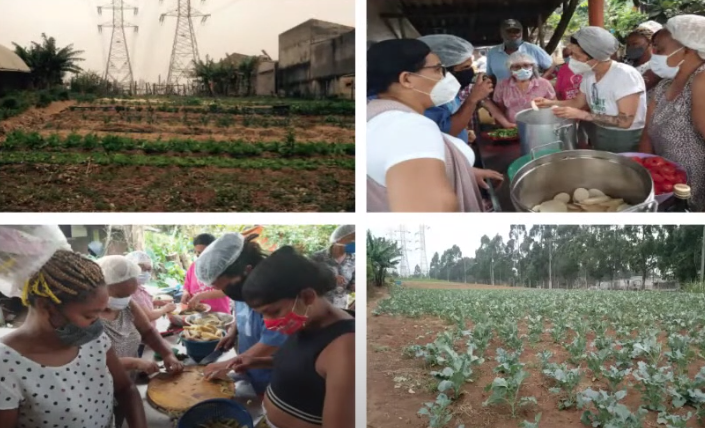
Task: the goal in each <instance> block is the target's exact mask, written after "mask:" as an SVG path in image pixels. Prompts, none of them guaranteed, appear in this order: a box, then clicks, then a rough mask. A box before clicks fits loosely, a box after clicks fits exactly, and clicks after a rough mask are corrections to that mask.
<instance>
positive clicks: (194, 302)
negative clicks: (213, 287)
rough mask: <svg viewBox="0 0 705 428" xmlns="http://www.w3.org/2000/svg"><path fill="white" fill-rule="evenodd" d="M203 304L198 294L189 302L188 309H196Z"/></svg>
mask: <svg viewBox="0 0 705 428" xmlns="http://www.w3.org/2000/svg"><path fill="white" fill-rule="evenodd" d="M199 303H201V297H200V296H199V295H198V294H195V295H193V296H191V299H189V301H188V307H189V309H196V306H197V305H198V304H199Z"/></svg>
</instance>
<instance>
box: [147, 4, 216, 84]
mask: <svg viewBox="0 0 705 428" xmlns="http://www.w3.org/2000/svg"><path fill="white" fill-rule="evenodd" d="M161 1H162V2H163V0H161ZM176 1H177V2H178V6H177V8H176V9H174V10H172V11H171V12H167V13H163V14H162V15H161V16H160V17H159V22H161V23H163V22H164V19H165V18H166V17H175V18H176V32H175V34H174V45H173V47H172V48H171V61H169V74H168V75H167V78H166V84H167V87H171V86H172V85H175V84H177V83H179V82H180V81H182V80H189V78H190V77H191V76H190V72H191V71H192V70H193V68H194V65H193V62H194V61H196V60H198V59H200V56H199V55H198V42H197V41H196V31H195V30H194V27H193V18H201V23H202V24H205V22H206V21H207V20H208V18H209V17H210V16H211V15H210V14H204V13H201V12H199V11H198V10H196V9H194V8H193V7H191V0H176ZM201 3H205V0H201Z"/></svg>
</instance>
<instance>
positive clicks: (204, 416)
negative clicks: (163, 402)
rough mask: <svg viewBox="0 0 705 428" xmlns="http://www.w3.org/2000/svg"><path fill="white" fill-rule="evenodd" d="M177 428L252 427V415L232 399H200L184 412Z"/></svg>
mask: <svg viewBox="0 0 705 428" xmlns="http://www.w3.org/2000/svg"><path fill="white" fill-rule="evenodd" d="M177 428H254V421H253V420H252V415H250V413H249V412H248V411H247V409H245V407H244V406H243V405H242V404H240V403H238V402H236V401H233V400H227V399H223V398H217V399H213V400H206V401H202V402H200V403H198V404H196V405H195V406H193V407H191V408H190V409H188V410H187V411H186V413H184V414H183V415H182V416H181V418H180V419H179V422H178V424H177Z"/></svg>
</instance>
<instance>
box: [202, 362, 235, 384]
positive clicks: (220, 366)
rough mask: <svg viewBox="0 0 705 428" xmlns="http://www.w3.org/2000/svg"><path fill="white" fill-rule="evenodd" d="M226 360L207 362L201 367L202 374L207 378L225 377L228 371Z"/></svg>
mask: <svg viewBox="0 0 705 428" xmlns="http://www.w3.org/2000/svg"><path fill="white" fill-rule="evenodd" d="M228 362H229V361H221V362H219V363H212V364H208V365H207V366H206V367H204V368H203V376H205V377H206V379H208V380H213V379H221V378H225V377H226V375H227V374H228V372H229V371H230V369H229V368H228Z"/></svg>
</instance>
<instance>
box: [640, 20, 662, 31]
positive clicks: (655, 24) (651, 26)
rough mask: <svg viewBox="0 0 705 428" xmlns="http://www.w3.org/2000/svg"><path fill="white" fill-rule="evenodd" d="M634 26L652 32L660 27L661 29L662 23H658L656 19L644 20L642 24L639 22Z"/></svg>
mask: <svg viewBox="0 0 705 428" xmlns="http://www.w3.org/2000/svg"><path fill="white" fill-rule="evenodd" d="M636 28H646V29H647V30H649V31H651V32H652V33H655V32H657V31H659V30H660V29H662V28H663V25H661V24H659V23H658V22H656V21H646V22H644V23H642V24H639V26H638V27H636Z"/></svg>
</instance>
